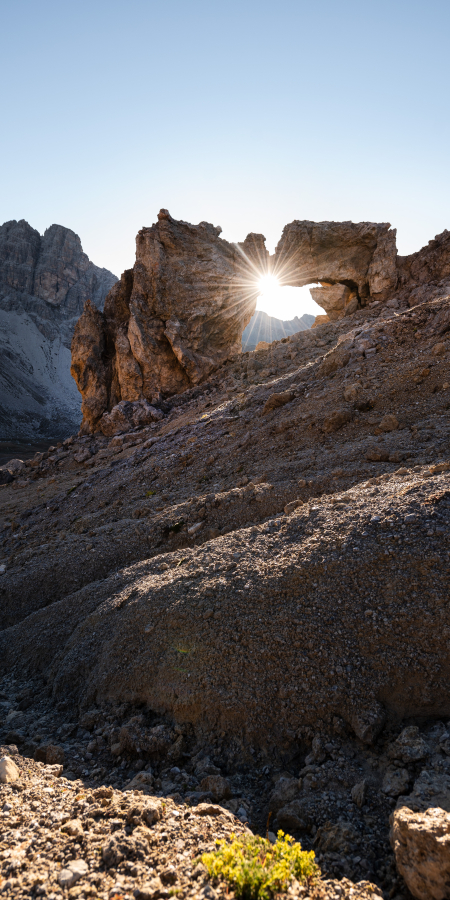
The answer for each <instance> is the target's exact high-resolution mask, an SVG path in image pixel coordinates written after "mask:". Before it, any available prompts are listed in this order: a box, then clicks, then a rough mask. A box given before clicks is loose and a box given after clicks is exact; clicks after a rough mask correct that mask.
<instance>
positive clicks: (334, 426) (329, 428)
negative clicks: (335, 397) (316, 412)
mask: <svg viewBox="0 0 450 900" xmlns="http://www.w3.org/2000/svg"><path fill="white" fill-rule="evenodd" d="M352 418H353V415H352V411H351V410H350V409H346V408H345V407H343V408H342V409H335V410H334V412H332V413H331V415H329V416H327V418H326V419H324V421H323V424H322V431H324V432H325V434H331V432H333V431H338V429H339V428H342V427H343V426H344V425H346V424H347V422H351V420H352Z"/></svg>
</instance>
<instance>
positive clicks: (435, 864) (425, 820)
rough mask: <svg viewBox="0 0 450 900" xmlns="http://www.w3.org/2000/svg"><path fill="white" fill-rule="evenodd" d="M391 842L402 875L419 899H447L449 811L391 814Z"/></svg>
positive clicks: (449, 842) (449, 861)
mask: <svg viewBox="0 0 450 900" xmlns="http://www.w3.org/2000/svg"><path fill="white" fill-rule="evenodd" d="M390 837H391V845H392V848H393V850H394V854H395V862H396V864H397V869H398V871H399V873H400V875H401V876H402V877H403V878H404V879H405V882H406V885H407V887H408V888H409V890H410V891H411V894H412V895H413V897H417V900H444V898H447V897H448V896H449V887H448V886H449V883H450V814H449V813H448V812H445V811H444V810H443V809H427V810H426V811H425V812H418V813H417V812H412V810H410V809H407V808H406V807H404V808H403V809H399V810H396V811H395V812H394V813H393V814H392V816H391V834H390Z"/></svg>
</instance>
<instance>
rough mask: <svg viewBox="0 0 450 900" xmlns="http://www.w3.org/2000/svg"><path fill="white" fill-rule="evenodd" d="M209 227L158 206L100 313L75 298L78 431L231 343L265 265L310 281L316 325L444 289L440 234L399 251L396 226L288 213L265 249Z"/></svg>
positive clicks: (193, 376) (194, 370)
mask: <svg viewBox="0 0 450 900" xmlns="http://www.w3.org/2000/svg"><path fill="white" fill-rule="evenodd" d="M219 234H220V229H219V228H215V227H214V226H213V225H210V224H208V223H207V222H201V223H200V225H190V224H189V223H188V222H178V221H175V219H173V218H172V217H171V216H170V215H169V213H168V212H167V210H161V212H160V213H159V215H158V222H157V224H156V225H153V226H152V227H151V228H143V229H142V230H141V231H140V232H139V234H138V236H137V239H136V263H135V266H134V268H133V269H132V270H128V271H126V272H124V274H123V275H122V278H121V280H120V282H118V283H117V284H116V285H114V287H113V288H112V290H111V291H110V293H109V295H108V297H107V300H106V302H105V309H104V313H103V314H101V313H98V312H97V311H96V310H95V309H94V308H93V307H92V305H90V304H88V305H87V306H86V307H85V310H84V313H83V315H82V316H81V318H80V320H79V322H78V323H77V326H76V329H75V334H74V338H73V343H72V374H73V376H74V378H75V380H76V383H77V385H78V388H79V390H80V392H81V394H82V398H83V403H82V410H83V423H82V433H89V432H98V431H103V432H104V433H105V434H106V433H108V434H110V433H111V427H112V424H111V423H112V420H111V418H109V419H108V421H106V419H103V416H106V415H109V413H110V412H111V411H112V410H113V409H114V407H115V406H116V405H117V404H118V403H120V402H121V401H128V402H131V403H136V402H139V403H142V401H147V403H150V404H152V403H153V402H156V401H157V400H158V399H160V398H161V395H162V396H164V397H168V396H171V395H173V394H177V393H182V392H183V391H184V390H186V389H187V388H189V387H192V386H193V385H196V384H199V383H200V382H202V381H204V380H205V379H206V378H207V377H208V376H209V375H210V374H211V372H213V371H214V370H215V369H217V368H218V367H219V366H220V365H221V364H222V363H223V362H224V361H225V360H227V359H228V358H230V357H232V356H233V355H234V354H236V353H239V352H240V349H241V337H242V334H243V331H244V329H245V327H246V326H247V325H248V323H249V321H250V319H251V318H252V315H253V313H254V310H255V306H256V299H257V295H258V290H259V288H258V280H259V278H260V276H261V275H262V274H264V273H266V272H268V271H271V272H273V273H275V274H276V275H277V276H278V278H279V280H280V283H281V284H282V285H290V286H294V287H300V286H303V285H306V284H310V283H311V282H320V287H315V288H312V289H311V294H312V296H313V299H314V300H315V301H316V302H317V303H318V304H319V305H320V306H322V307H323V308H324V309H325V310H326V313H327V315H325V316H318V317H317V319H316V321H315V323H314V325H323V324H326V323H328V322H330V321H337V320H339V319H342V318H344V317H346V316H349V315H352V314H354V313H355V312H356V311H357V310H358V309H361V308H364V307H365V306H367V305H370V304H372V303H374V302H378V303H380V302H386V303H388V304H389V305H390V306H394V307H398V306H400V305H402V304H403V305H406V304H407V303H408V304H409V305H414V303H415V302H418V299H419V298H421V299H433V297H434V296H442V295H443V293H444V288H445V286H446V285H447V284H448V286H449V289H450V237H449V233H448V232H444V233H443V234H442V235H440V236H438V237H437V238H435V240H434V241H431V242H430V244H429V245H428V247H425V248H424V249H423V250H421V251H420V252H419V253H416V254H412V256H410V257H401V258H400V259H397V248H396V242H395V236H396V232H395V229H394V230H393V229H391V227H390V225H389V224H386V223H385V224H374V223H372V222H360V223H357V224H354V223H353V222H309V221H297V220H296V221H294V222H291V223H290V224H289V225H286V227H285V228H284V230H283V234H282V237H281V240H280V242H279V244H278V246H277V248H276V252H275V255H274V256H273V257H269V254H268V252H267V250H266V248H265V238H264V236H263V235H261V234H253V233H252V234H249V235H248V236H247V237H246V239H245V241H244V242H243V243H241V244H229V243H227V241H224V240H222V239H221V238H219ZM297 321H298V320H297ZM292 330H298V329H297V328H295V329H292ZM292 330H291V331H290V332H288V333H292ZM247 335H248V332H247ZM266 340H267V335H265V336H264V337H263V338H262V341H263V343H264V342H265V341H266ZM272 340H273V337H272ZM256 343H257V341H255V342H254V346H255V347H256ZM252 349H253V346H252ZM140 409H141V412H142V407H140ZM140 414H141V413H140ZM151 415H152V413H150V412H149V414H148V422H150V421H151ZM113 418H114V417H113ZM119 419H121V416H119V417H116V420H117V423H118V422H119ZM117 427H118V428H119V429H120V428H121V427H122V426H120V425H119V424H118V425H117ZM105 428H106V429H107V430H106V431H105Z"/></svg>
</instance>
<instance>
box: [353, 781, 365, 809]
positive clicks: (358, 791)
mask: <svg viewBox="0 0 450 900" xmlns="http://www.w3.org/2000/svg"><path fill="white" fill-rule="evenodd" d="M366 790H367V783H366V782H365V781H364V780H363V781H358V783H357V784H354V785H353V787H352V800H353V803H356V806H357V807H358V809H361V807H362V806H363V805H364V800H365V799H366Z"/></svg>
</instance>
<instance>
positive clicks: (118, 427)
mask: <svg viewBox="0 0 450 900" xmlns="http://www.w3.org/2000/svg"><path fill="white" fill-rule="evenodd" d="M162 418H163V413H162V412H161V410H160V409H155V407H154V406H151V405H150V403H148V402H147V400H135V401H134V402H132V401H130V400H121V401H120V403H117V405H116V406H114V407H113V409H112V410H111V412H109V413H103V415H102V417H101V419H100V422H99V427H100V431H102V432H103V434H104V435H105V437H113V436H114V435H116V434H123V432H125V431H131V430H132V429H135V428H143V427H144V426H145V425H149V424H150V423H151V422H158V421H159V419H162Z"/></svg>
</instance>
